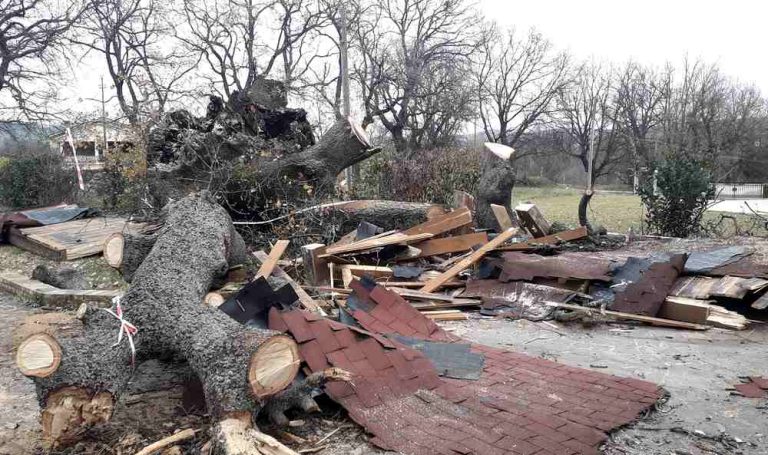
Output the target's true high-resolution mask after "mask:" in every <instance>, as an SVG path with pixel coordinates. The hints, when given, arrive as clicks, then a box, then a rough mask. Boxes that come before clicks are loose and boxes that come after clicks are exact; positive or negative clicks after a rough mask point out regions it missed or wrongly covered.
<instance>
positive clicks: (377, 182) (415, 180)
mask: <svg viewBox="0 0 768 455" xmlns="http://www.w3.org/2000/svg"><path fill="white" fill-rule="evenodd" d="M480 164H481V158H480V153H479V152H478V151H476V150H473V149H469V148H437V149H430V150H422V151H420V152H418V153H417V154H415V157H414V158H411V159H404V158H401V157H399V156H398V155H397V154H396V153H394V152H387V153H381V154H379V155H377V156H374V157H373V158H370V159H368V160H366V161H364V162H363V163H361V165H360V176H359V178H358V179H357V180H353V185H352V194H351V196H352V197H353V198H357V199H392V200H397V201H407V202H434V203H439V204H449V203H451V201H452V200H453V193H454V191H456V190H461V191H466V192H467V193H470V194H474V193H475V190H476V189H477V183H478V179H479V178H480Z"/></svg>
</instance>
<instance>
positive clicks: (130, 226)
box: [9, 218, 144, 261]
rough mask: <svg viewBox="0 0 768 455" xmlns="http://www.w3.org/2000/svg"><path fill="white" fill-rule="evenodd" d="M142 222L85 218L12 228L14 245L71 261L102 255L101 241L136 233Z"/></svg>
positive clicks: (51, 257)
mask: <svg viewBox="0 0 768 455" xmlns="http://www.w3.org/2000/svg"><path fill="white" fill-rule="evenodd" d="M143 227H144V225H143V224H140V223H129V222H128V221H127V220H126V219H125V218H88V219H84V220H75V221H68V222H66V223H59V224H52V225H49V226H40V227H31V228H23V229H11V231H10V235H9V240H10V242H11V243H12V244H14V245H16V246H17V247H19V248H21V249H24V250H27V251H31V252H33V253H35V254H38V255H40V256H44V257H47V258H49V259H53V260H55V261H71V260H73V259H78V258H83V257H86V256H93V255H95V254H101V252H102V251H103V250H104V241H105V240H106V239H107V237H109V236H110V235H112V234H114V233H117V232H138V231H140V230H141V228H143Z"/></svg>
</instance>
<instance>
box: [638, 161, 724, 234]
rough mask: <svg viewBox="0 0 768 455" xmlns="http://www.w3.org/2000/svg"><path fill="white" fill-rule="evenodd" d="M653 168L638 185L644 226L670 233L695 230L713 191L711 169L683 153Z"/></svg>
mask: <svg viewBox="0 0 768 455" xmlns="http://www.w3.org/2000/svg"><path fill="white" fill-rule="evenodd" d="M654 168H655V169H653V170H652V171H651V172H650V173H649V174H648V175H646V178H645V179H644V181H643V183H642V184H641V185H640V188H639V193H640V198H641V199H642V201H643V205H645V208H646V218H645V221H646V224H647V226H648V227H649V228H650V229H651V230H652V231H654V232H656V233H658V234H661V235H668V236H672V237H688V236H690V235H694V234H698V233H699V232H700V230H701V217H702V215H704V211H705V210H706V208H707V203H708V201H709V200H711V199H712V198H713V197H714V195H715V191H714V187H713V186H712V184H711V174H710V172H709V171H708V170H707V169H706V168H705V167H704V166H703V165H702V164H701V163H699V162H697V161H694V160H691V159H689V158H682V157H670V158H668V159H666V160H665V161H662V162H661V163H658V164H657V165H655V166H654ZM654 177H655V181H656V184H655V185H654Z"/></svg>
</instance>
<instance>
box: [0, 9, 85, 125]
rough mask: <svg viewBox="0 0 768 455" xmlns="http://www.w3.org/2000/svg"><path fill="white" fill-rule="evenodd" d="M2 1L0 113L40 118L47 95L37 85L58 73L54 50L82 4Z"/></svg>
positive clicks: (77, 14)
mask: <svg viewBox="0 0 768 455" xmlns="http://www.w3.org/2000/svg"><path fill="white" fill-rule="evenodd" d="M65 5H66V6H64V7H62V6H61V5H60V4H59V3H57V2H53V1H47V0H0V96H3V97H8V99H9V101H10V102H8V103H7V104H6V103H5V102H3V105H2V106H0V110H7V111H12V112H15V113H22V114H25V115H26V116H27V117H28V118H30V117H34V118H39V117H40V116H41V115H44V114H45V112H44V111H43V110H42V107H41V106H40V105H39V104H38V102H39V101H40V100H41V98H44V96H42V97H41V96H40V95H46V94H48V92H47V91H46V90H45V88H44V84H35V83H34V82H35V81H36V80H37V81H40V80H42V79H43V78H47V77H48V76H51V75H53V74H55V73H58V68H57V63H56V61H55V59H54V55H53V54H54V53H53V50H54V48H56V47H57V46H59V45H60V44H61V42H62V38H63V37H64V35H65V34H66V33H67V32H68V31H69V29H70V27H71V26H72V23H73V22H74V21H76V20H77V19H78V18H79V17H80V14H81V13H82V5H81V4H80V3H79V2H74V1H73V2H69V3H67V2H65Z"/></svg>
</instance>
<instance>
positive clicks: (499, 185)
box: [475, 150, 515, 229]
mask: <svg viewBox="0 0 768 455" xmlns="http://www.w3.org/2000/svg"><path fill="white" fill-rule="evenodd" d="M482 156H483V166H482V172H481V174H480V181H479V182H478V185H477V192H476V194H475V202H476V210H477V212H476V215H475V220H476V221H477V225H478V227H481V228H486V229H495V228H496V227H497V226H498V223H497V222H496V217H495V216H494V215H493V210H491V204H494V205H501V206H503V207H506V208H507V209H508V210H509V211H510V213H514V211H512V210H510V209H511V207H510V201H511V199H512V189H513V188H514V186H515V168H514V166H513V165H512V161H511V160H510V159H509V158H507V159H504V158H502V157H499V156H497V155H496V154H494V153H491V152H489V151H488V150H483V152H482Z"/></svg>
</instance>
